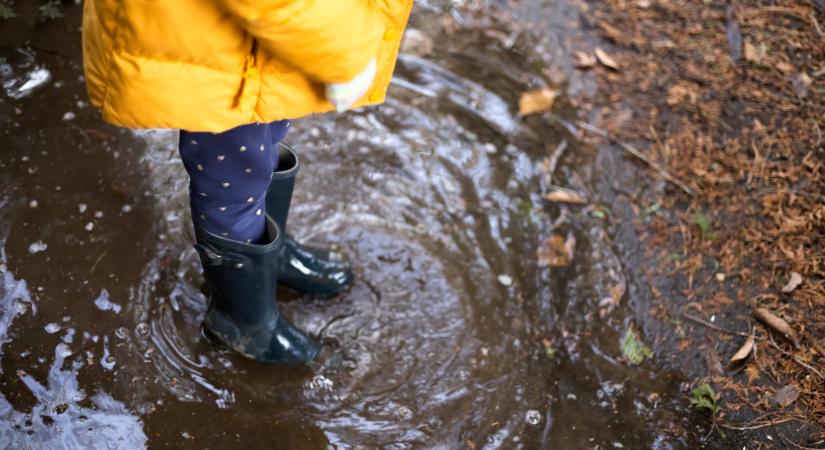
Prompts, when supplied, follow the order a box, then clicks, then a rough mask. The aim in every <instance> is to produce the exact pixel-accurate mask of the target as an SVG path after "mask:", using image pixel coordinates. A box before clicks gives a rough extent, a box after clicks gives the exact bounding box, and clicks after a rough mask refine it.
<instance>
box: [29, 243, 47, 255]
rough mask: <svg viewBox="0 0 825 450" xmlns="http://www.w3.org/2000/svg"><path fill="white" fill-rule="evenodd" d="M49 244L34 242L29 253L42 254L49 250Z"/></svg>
mask: <svg viewBox="0 0 825 450" xmlns="http://www.w3.org/2000/svg"><path fill="white" fill-rule="evenodd" d="M48 247H49V246H48V244H46V243H45V242H43V241H37V242H32V243H31V244H29V253H31V254H32V255H33V254H35V253H40V252H42V251H44V250H46V249H47V248H48Z"/></svg>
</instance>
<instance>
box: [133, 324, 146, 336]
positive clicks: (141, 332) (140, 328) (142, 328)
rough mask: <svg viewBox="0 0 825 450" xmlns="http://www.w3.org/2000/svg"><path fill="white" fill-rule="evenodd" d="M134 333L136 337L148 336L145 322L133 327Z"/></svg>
mask: <svg viewBox="0 0 825 450" xmlns="http://www.w3.org/2000/svg"><path fill="white" fill-rule="evenodd" d="M135 333H137V334H138V336H146V335H148V334H149V325H148V324H147V323H146V322H141V323H139V324H137V325H135Z"/></svg>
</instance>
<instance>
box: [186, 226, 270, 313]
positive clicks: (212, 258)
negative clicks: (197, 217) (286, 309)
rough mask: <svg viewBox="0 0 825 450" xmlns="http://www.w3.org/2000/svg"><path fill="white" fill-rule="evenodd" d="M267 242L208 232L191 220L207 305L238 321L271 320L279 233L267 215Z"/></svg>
mask: <svg viewBox="0 0 825 450" xmlns="http://www.w3.org/2000/svg"><path fill="white" fill-rule="evenodd" d="M266 220H267V238H268V240H267V242H268V243H267V244H265V245H256V244H247V243H244V242H240V241H233V240H230V239H226V238H224V237H221V236H217V235H215V234H212V233H210V232H208V231H206V230H204V229H203V228H201V227H200V226H198V225H197V224H195V237H196V241H197V244H196V245H195V248H196V249H197V251H198V254H199V255H200V258H201V263H202V264H203V270H204V276H205V278H206V280H207V283H208V285H209V290H210V308H214V309H216V310H217V311H219V312H220V313H221V314H222V315H225V316H227V317H231V318H232V319H233V320H235V321H238V322H240V323H247V324H257V323H261V322H262V321H270V320H275V319H277V317H278V308H277V305H276V303H275V293H276V290H277V277H276V276H275V273H276V271H277V267H278V255H279V253H280V250H281V247H282V246H283V239H282V234H281V233H280V231H279V228H278V225H277V224H276V223H275V221H274V220H273V219H272V218H270V217H267V218H266Z"/></svg>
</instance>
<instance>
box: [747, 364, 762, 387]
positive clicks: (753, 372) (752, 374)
mask: <svg viewBox="0 0 825 450" xmlns="http://www.w3.org/2000/svg"><path fill="white" fill-rule="evenodd" d="M745 375H747V377H748V384H753V382H754V381H756V380H758V379H759V377H760V376H761V375H760V373H759V368H758V367H756V366H755V365H753V364H751V365H749V366H748V367H746V368H745Z"/></svg>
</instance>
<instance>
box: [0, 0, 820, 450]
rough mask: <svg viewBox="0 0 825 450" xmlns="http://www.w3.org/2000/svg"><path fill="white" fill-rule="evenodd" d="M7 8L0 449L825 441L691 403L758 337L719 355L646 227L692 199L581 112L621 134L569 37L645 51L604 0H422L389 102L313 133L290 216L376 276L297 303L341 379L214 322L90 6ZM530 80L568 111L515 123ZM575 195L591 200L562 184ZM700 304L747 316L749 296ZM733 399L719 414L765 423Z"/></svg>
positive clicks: (810, 431)
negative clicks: (87, 58)
mask: <svg viewBox="0 0 825 450" xmlns="http://www.w3.org/2000/svg"><path fill="white" fill-rule="evenodd" d="M10 6H11V7H12V10H13V11H14V13H16V15H17V17H15V18H10V19H7V20H3V21H2V22H0V77H2V83H3V89H4V92H3V93H2V94H0V122H1V123H2V124H3V131H2V141H0V142H2V148H3V150H2V153H1V154H0V204H2V209H0V243H2V245H0V250H2V251H1V252H0V256H1V257H2V266H0V268H1V269H2V276H3V282H2V285H0V294H2V295H0V302H2V310H0V312H2V315H0V335H2V337H3V345H2V361H0V368H2V372H0V393H1V394H2V397H0V431H2V432H0V446H3V447H13V448H128V449H131V448H140V447H149V448H199V449H202V448H230V447H236V446H238V445H244V446H246V447H250V448H258V447H266V448H307V449H315V448H393V449H403V448H471V449H481V448H490V449H493V448H524V449H533V448H602V449H605V448H655V449H671V448H672V449H681V448H697V447H699V446H704V447H706V448H742V447H743V446H744V447H747V448H756V447H758V446H762V447H766V448H770V447H775V448H783V446H784V447H789V448H792V447H790V445H791V444H790V443H791V442H792V443H801V444H800V445H806V446H815V445H816V442H817V441H816V440H815V439H817V438H816V437H815V436H816V433H817V430H816V429H815V428H811V427H812V426H814V425H815V423H812V422H811V421H810V420H807V421H806V420H802V421H799V420H797V421H794V422H790V421H786V422H782V423H781V424H778V425H777V426H783V427H784V428H781V429H779V431H781V433H782V437H781V438H780V437H779V435H778V434H777V433H776V432H774V431H773V430H774V428H773V425H772V424H769V425H771V426H767V427H759V428H757V429H753V430H736V429H732V428H730V427H728V428H725V427H724V426H718V427H714V422H715V421H714V420H712V419H711V417H712V415H711V414H709V413H708V411H707V410H701V409H696V408H692V407H691V405H690V400H691V390H692V389H693V388H694V386H695V385H696V383H697V381H698V380H699V379H700V378H702V377H704V376H706V375H707V374H708V364H707V362H706V360H707V358H708V356H707V355H708V354H711V353H709V352H708V349H712V350H713V351H714V352H716V353H718V354H719V355H725V356H727V353H726V352H730V351H731V349H733V350H734V351H735V349H736V347H738V346H739V343H740V342H739V341H741V340H744V338H743V337H742V336H736V335H733V336H732V337H733V338H735V339H737V341H732V340H726V341H724V345H721V344H719V343H718V342H717V341H715V340H712V339H715V338H711V336H715V334H714V333H718V332H717V331H708V330H709V329H708V327H707V326H706V325H700V324H699V323H697V322H691V321H689V320H687V319H684V318H683V317H682V316H680V314H681V313H682V312H683V310H682V309H680V308H679V307H678V304H679V303H678V302H685V303H688V302H690V300H685V298H687V297H689V296H690V293H689V292H686V285H685V283H687V281H686V280H688V278H687V277H686V276H685V275H684V273H683V272H679V271H677V270H675V269H674V270H671V269H670V267H671V266H669V265H667V264H666V263H667V262H670V261H669V260H667V258H664V259H663V257H662V255H663V254H664V255H667V254H669V253H672V252H671V251H670V250H668V248H667V247H666V246H664V247H663V246H662V239H661V238H659V237H657V236H658V235H657V234H656V233H654V231H655V229H654V228H651V226H652V225H656V224H657V220H659V218H660V216H662V215H664V214H665V212H666V211H665V209H667V208H664V206H665V205H664V203H663V201H662V199H670V198H673V199H676V203H675V204H668V205H667V206H668V208H671V209H668V211H677V212H678V211H680V208H682V209H685V208H686V206H685V201H684V200H682V203H679V201H680V200H679V199H684V198H686V197H683V195H686V194H684V192H682V191H681V190H680V188H679V187H678V186H675V185H674V183H673V182H670V181H667V179H665V178H664V177H663V176H662V174H661V173H659V172H656V171H653V170H652V169H651V166H650V165H649V164H647V163H644V162H641V163H640V162H639V160H638V158H636V157H633V156H628V154H627V152H626V151H625V150H623V149H622V148H621V147H620V146H619V145H611V144H609V143H607V142H606V141H605V140H604V139H603V138H600V137H597V136H596V138H594V132H593V131H592V130H590V131H588V129H587V128H586V125H587V124H595V125H596V126H598V127H601V128H599V129H606V130H608V131H609V132H610V133H615V132H616V129H615V128H611V127H610V126H609V125H610V124H609V123H604V122H600V121H599V118H600V117H601V116H602V113H604V112H605V111H612V110H611V109H603V106H604V105H611V104H610V103H609V102H607V101H605V99H609V98H611V95H614V94H615V92H613V91H611V86H610V85H606V84H605V79H606V78H605V77H608V78H609V77H610V76H614V75H613V74H615V73H616V72H613V71H611V69H609V68H607V67H604V61H603V62H602V63H598V62H597V65H596V66H592V67H582V66H583V64H582V62H581V58H580V56H577V55H576V54H575V52H577V51H583V50H586V51H591V50H592V49H594V48H597V47H598V48H603V49H605V50H606V51H607V52H609V53H610V54H612V55H613V56H615V57H616V58H619V61H620V62H621V63H623V64H626V63H627V62H626V61H625V60H622V59H621V58H620V56H621V55H619V56H617V55H616V54H615V52H616V51H617V50H616V47H613V46H614V45H617V41H616V39H613V41H610V40H608V39H606V38H605V37H604V36H603V33H601V32H600V28H599V26H598V20H597V19H596V16H595V15H594V13H593V9H592V6H588V5H587V4H584V3H569V2H566V1H555V0H554V1H527V2H519V3H512V4H509V5H506V7H505V5H498V4H492V3H487V2H470V3H463V2H452V3H449V4H445V3H441V2H432V1H430V2H421V3H417V7H416V10H415V12H414V17H413V20H412V26H413V28H414V31H413V32H412V33H411V34H412V35H408V41H407V43H406V46H405V48H404V50H405V52H404V54H403V55H402V57H401V58H400V61H399V66H398V69H397V71H396V76H395V79H394V86H393V87H392V88H391V91H390V96H389V100H388V102H387V104H386V105H384V106H382V107H379V108H369V109H365V110H362V111H358V112H355V113H350V114H344V115H327V116H318V117H312V118H306V119H303V120H300V121H297V122H296V126H295V129H294V130H293V131H292V132H291V134H290V136H289V137H288V141H289V142H290V144H292V145H293V146H295V147H296V148H298V150H299V151H300V152H301V154H302V157H303V160H304V165H303V169H302V173H301V175H300V176H299V182H298V183H299V184H298V187H297V188H296V200H295V202H294V205H295V206H294V208H293V213H292V217H291V219H290V223H291V225H290V226H291V228H292V229H291V231H292V233H293V234H296V235H298V236H300V237H302V238H304V239H306V240H310V241H318V242H325V243H334V244H338V245H340V246H341V247H343V248H344V249H346V250H347V251H348V252H349V253H350V255H351V256H352V258H353V260H354V261H355V263H356V266H357V273H358V280H357V281H356V283H355V285H354V286H353V288H352V289H351V290H350V291H348V292H346V293H345V294H342V295H341V296H339V297H337V298H334V299H331V300H315V299H306V298H301V297H300V296H298V295H295V294H293V293H290V292H287V291H284V292H279V300H280V301H282V302H283V303H282V304H283V309H284V310H285V312H286V314H288V315H289V316H290V317H291V318H293V319H294V320H295V321H296V322H297V323H298V324H299V325H300V326H302V327H303V328H305V329H307V330H309V331H310V332H312V333H315V334H318V335H319V336H320V337H321V338H322V339H323V340H324V341H325V342H326V343H328V344H329V345H330V346H332V347H333V348H335V349H336V350H337V351H339V352H341V353H342V354H343V355H344V360H345V361H346V363H345V365H344V367H343V368H341V369H339V370H336V371H332V370H329V369H324V370H313V369H289V370H283V369H273V368H271V367H265V366H260V365H258V364H254V363H251V362H248V361H245V360H243V359H241V358H238V357H236V356H235V355H232V354H227V353H223V352H220V351H218V350H216V349H213V348H211V347H210V346H209V345H208V344H207V343H206V342H204V341H203V340H202V339H201V337H200V334H199V323H200V320H201V319H202V317H203V314H204V313H205V308H206V305H205V301H206V300H205V299H206V297H205V295H204V293H203V292H202V289H201V285H202V277H201V275H200V267H199V262H198V259H197V255H196V253H195V252H194V250H193V249H192V248H191V242H192V232H191V227H190V224H189V217H188V214H189V213H188V209H187V207H186V203H187V192H186V189H187V180H186V175H185V172H184V171H183V168H182V166H181V165H180V161H179V160H178V159H177V154H176V149H175V144H176V136H175V132H174V130H139V131H132V130H120V129H117V128H114V127H112V126H109V125H106V124H104V123H102V122H101V121H100V119H99V115H98V114H97V112H95V111H94V110H93V108H91V107H89V105H88V104H87V103H86V101H87V100H86V96H85V91H84V86H83V80H82V67H81V65H80V32H79V28H78V27H79V23H80V20H79V19H80V7H78V6H75V5H69V4H66V5H57V6H54V8H38V7H37V5H33V4H23V3H21V2H16V3H13V4H11V5H10ZM610 13H611V11H606V12H605V14H610ZM598 64H601V65H600V66H599V65H598ZM577 65H578V66H580V67H579V68H577V67H576V66H577ZM619 73H621V72H619ZM615 86H616V85H613V87H614V88H615ZM537 90H538V92H542V91H541V90H547V91H551V92H552V95H551V97H553V101H552V104H546V105H544V106H542V107H541V108H539V109H540V110H539V111H536V112H535V113H533V114H530V115H520V114H519V103H520V99H521V98H522V97H523V94H524V93H525V92H536V91H537ZM547 91H545V93H546V92H547ZM540 106H541V105H540ZM624 106H626V107H627V108H630V109H631V110H632V109H633V106H634V105H633V104H625V105H624ZM613 107H614V105H611V106H610V108H613ZM522 112H524V111H522ZM631 117H632V116H631ZM582 122H583V123H584V124H585V126H582V124H581V123H582ZM623 139H630V138H629V137H623ZM633 144H634V145H638V146H640V141H633ZM640 148H642V147H641V146H640ZM645 149H646V148H645ZM668 168H669V167H668ZM682 175H683V174H681V173H677V174H676V175H674V177H677V176H682ZM677 179H681V178H677ZM686 182H688V183H691V186H692V187H694V188H695V186H694V185H693V184H692V181H691V180H686ZM560 188H564V189H566V190H561V192H564V193H566V194H567V195H575V196H577V198H581V199H583V204H571V203H563V202H562V203H559V202H554V201H548V200H546V197H547V196H548V195H549V194H552V193H554V192H559V191H560ZM551 198H552V196H551ZM657 202H658V203H659V205H660V206H659V207H656V206H654V205H656V204H657ZM660 211H661V212H660ZM699 231H700V232H701V230H699ZM663 261H664V262H663ZM656 269H661V270H656ZM662 272H665V273H664V274H662ZM714 273H715V272H714ZM711 275H713V273H711ZM806 275H807V274H806ZM662 299H665V302H669V303H667V305H666V306H667V310H668V311H674V312H673V313H672V317H663V316H662V315H661V314H657V313H658V312H659V311H661V310H663V309H664V308H665V306H663V303H662V302H663V300H662ZM674 305H676V306H674ZM656 308H659V310H657V309H656ZM700 312H701V311H700ZM692 313H693V314H696V316H697V317H700V316H701V317H703V318H704V319H703V320H706V321H708V323H711V325H713V324H714V323H718V324H720V325H717V326H718V327H721V328H724V329H726V330H728V331H730V330H733V331H737V332H743V331H744V332H749V330H750V328H749V327H747V326H741V327H739V328H736V326H738V325H741V324H740V322H737V320H738V319H741V317H742V316H741V311H740V312H739V315H732V316H730V318H729V319H724V320H722V319H721V316H720V319H717V318H716V317H713V316H711V315H710V314H706V315H702V314H699V313H697V312H696V311H692ZM711 314H712V312H711ZM748 317H749V316H748ZM717 320H720V321H719V322H716V321H717ZM793 325H797V323H794V324H793ZM711 330H712V329H711ZM814 331H816V329H814ZM762 332H764V330H762ZM722 334H724V333H722ZM686 341H687V342H688V344H685V342H686ZM760 342H761V343H764V342H765V341H764V340H762V341H760ZM765 345H767V344H765ZM761 348H763V345H762V344H760V349H761ZM714 354H715V353H714ZM717 357H718V358H722V356H717ZM724 380H725V379H723V378H719V379H716V380H709V381H715V383H712V385H713V386H714V387H715V388H716V389H717V390H720V389H721V387H722V386H723V385H724V383H723V381H724ZM727 400H728V397H726V398H725V399H724V400H723V402H722V410H721V412H719V413H717V414H716V417H717V419H716V422H718V424H723V425H724V424H728V425H731V424H733V425H734V426H739V428H747V424H748V423H749V421H750V420H751V419H753V418H755V417H758V416H759V415H760V414H761V412H760V411H758V410H757V409H755V408H753V407H749V406H747V405H744V404H743V406H741V407H739V408H738V409H736V410H732V409H730V408H726V403H725V401H727ZM792 407H795V405H792ZM800 423H803V424H808V425H806V426H800ZM786 438H787V441H785V440H782V439H786Z"/></svg>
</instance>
